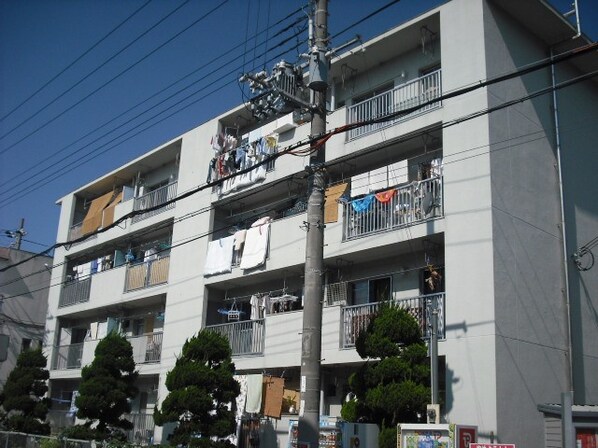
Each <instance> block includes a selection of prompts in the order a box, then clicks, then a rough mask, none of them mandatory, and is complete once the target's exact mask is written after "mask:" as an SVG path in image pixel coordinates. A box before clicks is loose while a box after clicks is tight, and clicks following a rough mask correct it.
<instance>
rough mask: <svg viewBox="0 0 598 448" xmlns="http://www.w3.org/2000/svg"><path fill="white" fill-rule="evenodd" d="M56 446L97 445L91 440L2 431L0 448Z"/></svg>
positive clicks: (82, 447)
mask: <svg viewBox="0 0 598 448" xmlns="http://www.w3.org/2000/svg"><path fill="white" fill-rule="evenodd" d="M45 446H51V447H53V446H56V447H60V448H67V447H68V448H91V447H92V446H93V447H95V446H96V445H95V443H94V442H92V441H90V440H78V439H69V438H66V437H58V436H42V435H37V434H25V433H23V432H13V431H0V447H9V448H20V447H23V448H37V447H45Z"/></svg>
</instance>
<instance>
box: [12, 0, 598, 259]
mask: <svg viewBox="0 0 598 448" xmlns="http://www.w3.org/2000/svg"><path fill="white" fill-rule="evenodd" d="M305 3H306V2H303V1H299V0H292V1H291V0H228V1H226V0H210V1H207V0H190V1H185V0H170V1H167V0H150V1H148V0H27V1H23V0H0V117H2V118H1V119H0V136H1V137H0V231H1V232H0V235H2V236H0V246H4V245H8V244H9V243H10V242H11V240H10V239H9V238H7V237H5V236H3V235H4V231H5V230H13V229H16V228H17V226H18V224H19V221H20V219H21V218H24V219H25V221H26V222H25V227H26V230H27V232H28V234H27V235H26V236H25V241H24V243H23V246H22V248H23V249H26V250H30V251H33V252H38V251H40V250H42V249H43V248H44V246H45V247H48V246H50V245H52V244H53V243H54V242H55V239H56V230H57V226H58V213H59V207H58V206H56V205H55V202H56V200H57V199H59V198H60V197H62V196H63V195H65V194H67V193H68V192H70V191H72V190H74V189H76V188H78V187H80V186H82V185H84V184H86V183H88V182H89V181H91V180H93V179H94V178H96V177H98V176H100V175H102V174H104V173H106V172H108V171H110V170H112V169H114V168H116V167H118V166H120V165H122V164H124V163H126V162H128V161H130V160H131V159H133V158H135V157H137V156H139V155H141V154H143V153H144V152H146V151H148V150H150V149H152V148H154V147H156V146H158V145H159V144H161V143H163V142H165V141H167V140H169V139H171V138H174V137H176V136H177V135H180V134H182V133H183V132H185V131H187V130H189V129H192V128H193V127H195V126H197V125H199V124H200V123H203V122H205V121H206V120H208V119H210V118H212V117H214V116H216V115H218V114H220V113H222V112H224V111H226V110H227V109H230V108H232V107H234V106H236V105H238V104H239V103H240V102H241V101H242V95H241V90H240V87H239V85H238V84H237V83H236V82H234V81H233V80H234V79H236V78H238V75H239V74H240V73H241V71H242V68H243V67H245V70H247V71H249V70H251V69H254V68H258V69H261V68H262V67H263V66H264V63H265V64H266V67H267V68H268V69H269V68H271V66H272V62H267V60H268V59H269V58H272V57H275V56H277V55H279V54H280V53H281V52H283V51H285V50H287V49H290V50H289V52H288V53H287V54H286V55H285V58H286V59H287V60H288V61H290V62H295V61H297V55H298V53H299V52H305V51H306V45H305V44H304V42H305V41H306V39H307V33H306V32H303V33H302V34H300V36H299V37H295V38H293V39H291V40H289V41H288V42H287V43H286V44H283V45H281V46H280V47H278V48H275V49H272V48H271V47H273V46H274V44H275V43H276V44H277V43H279V42H281V41H282V40H283V39H284V38H286V37H289V36H291V35H292V34H293V33H294V30H295V29H296V28H292V29H290V30H289V31H287V32H286V33H285V34H284V35H281V36H276V37H273V34H274V32H275V31H277V30H280V29H281V28H282V27H284V25H286V24H288V23H290V22H291V21H292V20H293V19H289V20H286V21H285V22H284V23H283V24H280V25H277V26H274V27H273V26H272V25H273V24H274V23H276V22H277V21H279V20H280V19H282V18H283V17H285V16H287V15H288V14H289V13H291V12H293V11H295V10H296V9H298V8H300V7H301V6H302V5H304V4H305ZM387 3H390V0H367V1H365V0H332V1H330V4H329V5H330V18H329V32H330V34H332V35H335V34H336V33H338V32H339V31H340V30H343V29H345V28H346V27H347V26H349V25H351V24H353V23H355V22H357V21H358V20H359V19H361V18H363V17H365V16H366V15H368V14H369V13H370V12H372V11H374V10H376V9H378V8H380V7H381V6H383V5H386V4H387ZM440 3H442V2H441V1H440V0H402V1H401V2H398V3H396V4H394V5H393V6H391V7H389V8H388V9H387V10H385V11H384V12H383V13H382V14H378V15H376V16H375V17H372V18H371V19H369V20H367V21H364V22H363V23H361V24H359V25H357V26H356V27H354V28H352V29H350V30H348V31H347V32H345V33H344V34H342V35H340V36H338V37H337V38H336V39H335V40H334V41H333V42H332V46H333V47H334V46H338V45H340V44H342V43H343V42H345V41H346V40H349V39H350V38H352V37H353V36H354V35H355V34H360V35H361V36H363V38H364V39H368V38H370V37H373V36H375V35H377V34H380V33H382V32H384V31H386V30H387V29H389V28H391V27H392V26H394V25H396V24H399V23H401V22H403V21H405V20H407V19H409V18H411V17H413V16H414V15H416V14H418V13H420V12H423V11H425V10H427V9H430V8H432V7H434V6H436V5H438V4H440ZM550 3H551V4H553V5H554V6H555V7H556V8H557V9H559V10H560V11H564V10H566V9H567V8H568V4H569V3H570V2H568V1H565V0H552V1H550ZM579 4H580V8H581V19H582V29H583V30H584V32H585V33H586V34H588V35H589V36H590V37H591V38H592V39H594V40H596V39H597V38H598V4H597V2H596V0H579ZM213 9H214V11H213V12H211V13H210V14H208V15H207V16H206V18H204V19H201V20H200V18H201V17H202V16H204V15H206V14H207V13H208V12H209V11H210V10H213ZM137 10H139V11H138V12H137V13H136V14H135V15H134V16H133V17H132V18H130V19H129V20H127V21H126V22H125V23H124V24H123V25H122V26H121V27H120V28H118V29H117V30H116V31H114V32H113V33H112V34H110V35H109V36H108V37H107V38H106V39H104V40H103V41H102V42H100V43H99V44H98V45H97V46H95V47H94V48H92V46H93V45H94V44H96V43H97V42H98V41H99V40H100V39H102V38H103V37H104V36H105V35H106V34H107V33H109V32H110V31H111V30H113V29H114V28H115V27H116V26H117V25H118V24H120V23H121V22H123V21H125V19H127V18H128V17H129V16H131V15H132V14H133V13H134V12H135V11H137ZM173 11H174V12H173ZM171 12H173V13H172V14H171V15H170V16H168V17H167V18H166V19H165V20H163V21H162V22H161V23H159V24H158V25H157V26H155V27H154V28H152V27H153V26H154V25H155V24H156V23H157V22H159V21H160V20H161V19H163V18H164V17H166V16H167V15H168V14H170V13H171ZM301 14H302V13H299V14H297V15H295V16H293V18H295V17H299V16H300V15H301ZM196 21H197V23H195V24H194V22H196ZM269 25H270V26H269ZM187 27H188V29H187V30H185V29H186V28H187ZM266 29H268V30H269V31H265V30H266ZM148 30H149V31H148ZM256 32H257V33H259V32H261V34H260V36H259V40H260V42H261V41H263V40H264V39H265V38H266V36H268V37H269V42H270V43H269V50H270V51H269V52H268V53H267V55H266V57H265V58H264V57H263V56H261V57H259V58H258V57H257V56H260V55H261V54H263V53H264V51H265V50H266V48H265V46H264V45H261V46H256V45H255V40H253V39H250V40H248V41H247V42H246V37H250V38H251V37H252V36H253V35H255V34H256ZM144 33H145V34H144ZM178 33H180V35H178V36H176V35H177V34H178ZM142 34H143V36H142V37H141V38H139V39H138V40H136V41H135V42H133V43H131V42H132V41H134V40H135V39H136V38H137V37H138V36H140V35H142ZM175 36H176V37H175ZM169 40H170V41H169ZM168 41H169V42H168ZM129 44H130V45H129ZM258 44H259V42H258ZM297 44H301V46H300V47H299V50H297V49H294V48H293V49H291V47H295V46H296V45H297ZM125 47H126V48H125ZM233 48H236V50H234V51H230V52H229V51H228V50H230V49H233ZM244 51H246V52H247V55H246V56H245V57H243V56H241V54H242V53H243V52H244ZM86 52H88V53H87V54H86ZM82 55H84V56H83V57H81V56H82ZM217 57H220V59H218V60H217V61H216V62H214V63H212V64H208V63H209V62H210V61H211V60H212V59H214V58H217ZM278 59H280V57H277V58H276V60H278ZM74 61H76V62H75V63H74V64H73V62H74ZM137 61H139V62H138V63H137V64H136V65H134V66H133V67H131V65H132V64H133V63H135V62H137ZM71 64H72V66H70V67H69V65H71ZM67 67H68V69H67V70H65V68H67ZM129 67H131V68H129ZM201 67H203V68H201ZM219 67H221V68H220V69H218V70H217V68H219ZM200 68H201V70H198V69H200ZM194 71H196V73H194V74H193V75H191V76H189V77H188V78H185V79H184V80H183V81H182V82H180V83H178V84H175V85H173V84H174V83H175V82H177V81H179V80H180V79H181V78H183V77H184V76H186V75H187V74H189V73H192V72H194ZM61 72H62V73H61ZM57 75H59V76H57ZM53 78H55V79H53ZM49 81H51V82H50V83H48V82H49ZM46 84H47V85H46ZM171 85H172V87H169V86H171ZM187 85H191V86H190V87H189V88H188V89H186V90H184V91H182V92H180V93H179V94H177V95H175V96H173V97H172V98H171V99H167V98H168V97H169V96H171V95H172V94H173V93H174V92H176V91H177V90H179V89H182V88H183V87H185V86H187ZM220 86H224V87H222V88H220ZM42 87H43V88H42ZM38 90H39V92H38ZM36 92H37V93H36ZM193 92H197V93H195V94H194V95H192V96H189V95H191V94H192V93H193ZM152 96H153V98H152ZM148 98H150V99H148ZM146 100H147V101H146ZM144 101H145V102H144ZM191 102H194V104H192V105H190V106H189V107H187V108H184V109H182V107H184V106H185V105H187V104H189V103H191ZM140 103H141V104H140ZM138 104H140V105H139V106H137V107H135V108H134V109H132V110H130V109H131V108H133V107H134V106H136V105H138ZM154 105H156V108H153V109H151V110H150V111H148V109H150V108H151V107H152V106H154ZM170 106H172V108H171V109H169V110H168V111H167V112H165V113H163V114H161V115H158V116H156V117H155V118H151V117H152V116H154V115H156V114H158V113H159V112H160V111H162V110H164V109H166V108H168V107H170ZM180 109H182V110H180ZM177 110H180V111H179V112H178V113H176V114H173V112H175V111H177ZM144 111H147V112H146V113H145V114H142V115H140V114H141V113H142V112H144ZM137 115H140V116H139V117H137V118H135V117H136V116H137ZM168 115H172V116H170V117H167V116H168ZM128 121H130V122H129V123H127V122H128ZM125 123H127V124H125ZM104 125H105V126H104ZM100 126H103V127H101V128H100ZM119 126H121V127H119ZM117 127H118V129H116V130H115V131H113V132H111V131H112V130H113V129H115V128H117ZM97 128H100V129H97ZM96 129H97V130H96ZM134 134H137V135H134ZM91 157H94V158H93V159H91ZM82 162H86V163H82ZM54 172H56V174H53V173H54Z"/></svg>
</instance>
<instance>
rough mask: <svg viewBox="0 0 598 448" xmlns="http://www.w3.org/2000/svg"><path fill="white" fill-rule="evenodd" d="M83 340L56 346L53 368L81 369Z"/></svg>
mask: <svg viewBox="0 0 598 448" xmlns="http://www.w3.org/2000/svg"><path fill="white" fill-rule="evenodd" d="M83 345H84V344H83V342H80V343H77V344H69V345H59V346H56V347H54V362H53V363H52V369H53V370H67V369H80V368H81V359H82V357H83Z"/></svg>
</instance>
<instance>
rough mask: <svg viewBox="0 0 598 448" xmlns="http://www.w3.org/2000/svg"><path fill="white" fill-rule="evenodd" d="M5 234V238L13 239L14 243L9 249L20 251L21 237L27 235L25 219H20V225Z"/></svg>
mask: <svg viewBox="0 0 598 448" xmlns="http://www.w3.org/2000/svg"><path fill="white" fill-rule="evenodd" d="M5 233H6V236H8V237H10V238H14V239H15V241H14V243H12V244H11V247H14V248H15V249H17V250H20V249H21V241H22V240H23V237H24V236H25V235H27V232H25V218H21V224H20V225H19V228H18V229H17V230H14V231H13V230H7V231H6V232H5Z"/></svg>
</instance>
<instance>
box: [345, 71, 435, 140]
mask: <svg viewBox="0 0 598 448" xmlns="http://www.w3.org/2000/svg"><path fill="white" fill-rule="evenodd" d="M440 75H441V70H437V71H435V72H432V73H430V74H427V75H425V76H422V77H420V78H417V79H415V80H413V81H410V82H408V83H405V84H402V85H400V86H398V87H395V88H394V89H392V90H389V91H387V92H383V93H381V94H379V95H376V96H374V97H372V98H369V99H367V100H365V101H362V102H360V103H357V104H354V105H352V106H350V107H349V108H347V124H351V123H357V122H360V121H368V120H372V119H375V118H381V117H384V116H385V115H388V114H392V113H395V112H400V111H401V110H407V109H410V108H412V107H415V106H418V105H420V104H424V103H427V102H428V101H431V100H434V99H436V98H439V97H440V96H442V84H441V76H440ZM439 106H440V101H437V102H434V103H431V104H427V105H425V106H423V107H421V108H420V109H417V110H416V111H414V112H411V113H409V114H406V115H398V116H397V117H395V118H393V119H391V120H388V121H383V122H380V123H372V124H366V125H364V126H361V127H359V128H356V129H352V130H350V131H349V132H348V133H347V139H348V140H352V139H354V138H357V137H361V136H362V135H365V134H369V133H370V132H374V131H377V130H379V129H382V128H385V127H387V126H392V125H393V124H395V123H398V122H399V121H403V120H406V119H409V118H412V117H414V116H415V115H419V114H421V113H422V112H425V111H428V110H430V109H434V108H436V107H439Z"/></svg>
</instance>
